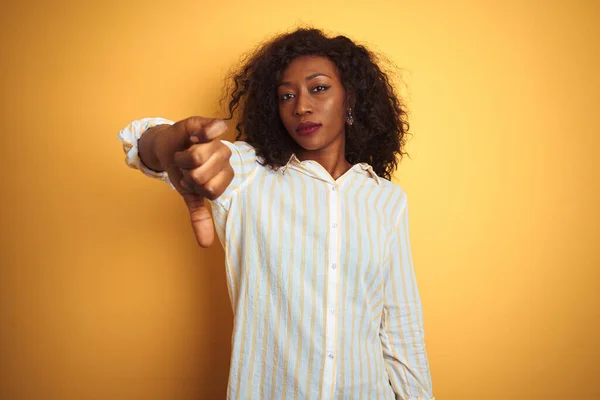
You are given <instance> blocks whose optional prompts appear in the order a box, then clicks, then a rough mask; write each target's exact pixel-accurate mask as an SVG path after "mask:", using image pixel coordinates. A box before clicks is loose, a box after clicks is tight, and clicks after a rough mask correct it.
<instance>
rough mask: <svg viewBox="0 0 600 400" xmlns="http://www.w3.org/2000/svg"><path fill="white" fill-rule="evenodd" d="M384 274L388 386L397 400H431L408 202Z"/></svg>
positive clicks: (382, 329)
mask: <svg viewBox="0 0 600 400" xmlns="http://www.w3.org/2000/svg"><path fill="white" fill-rule="evenodd" d="M387 266H388V268H387V271H386V275H385V284H384V305H383V317H382V322H381V327H380V334H379V335H380V339H381V343H382V347H383V356H384V360H385V363H386V367H387V371H388V375H389V379H390V384H391V385H392V389H393V391H394V393H395V394H396V399H399V400H400V399H401V400H432V399H434V397H433V391H432V384H431V375H430V372H429V360H428V358H427V352H426V349H425V332H424V329H423V312H422V308H421V299H420V296H419V290H418V287H417V281H416V277H415V271H414V268H413V262H412V254H411V250H410V238H409V226H408V203H407V198H406V195H404V201H403V205H402V206H401V211H400V214H399V215H398V219H397V221H396V224H395V226H394V234H393V240H392V245H391V249H390V255H389V263H388V264H387Z"/></svg>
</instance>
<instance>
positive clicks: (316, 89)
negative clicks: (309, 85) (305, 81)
mask: <svg viewBox="0 0 600 400" xmlns="http://www.w3.org/2000/svg"><path fill="white" fill-rule="evenodd" d="M327 89H329V86H325V85H318V86H315V87H314V88H313V92H324V91H326V90H327Z"/></svg>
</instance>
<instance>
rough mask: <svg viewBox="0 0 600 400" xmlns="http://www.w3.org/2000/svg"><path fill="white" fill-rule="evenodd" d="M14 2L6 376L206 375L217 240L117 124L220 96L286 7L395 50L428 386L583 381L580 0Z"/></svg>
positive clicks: (216, 364) (138, 385)
mask: <svg viewBox="0 0 600 400" xmlns="http://www.w3.org/2000/svg"><path fill="white" fill-rule="evenodd" d="M19 4H20V5H18V6H16V5H10V6H7V5H3V6H2V12H0V15H1V16H0V19H1V20H0V29H1V36H0V43H1V45H2V48H1V50H2V54H1V56H2V57H1V121H0V122H1V125H0V129H1V136H0V138H1V139H0V140H1V142H0V152H1V154H0V156H1V157H0V174H1V175H0V176H1V192H0V194H1V201H2V204H1V208H0V213H1V233H0V235H1V237H0V239H1V241H0V243H1V249H0V263H1V275H0V296H1V297H0V318H1V319H0V332H1V336H0V346H1V348H0V368H1V369H2V371H1V373H0V397H1V398H2V399H116V400H121V399H123V400H134V399H145V400H147V399H218V398H221V399H222V398H224V393H225V389H226V384H227V374H228V364H229V355H230V331H231V327H232V324H231V318H232V314H231V308H230V305H229V299H228V296H227V290H226V286H225V275H224V268H223V251H222V249H221V248H220V246H219V244H218V242H216V243H215V245H214V246H213V247H212V248H210V249H209V250H203V249H200V248H199V247H197V246H196V244H195V241H194V237H193V234H192V232H191V229H190V226H189V223H188V217H187V211H186V208H185V206H184V203H183V201H182V200H180V198H179V197H178V195H177V194H176V193H175V192H172V191H170V189H169V188H168V187H167V185H165V184H163V183H160V182H157V181H152V180H150V179H148V178H146V177H144V176H142V175H141V174H139V173H137V171H133V170H130V169H128V168H127V167H126V166H125V163H124V154H123V152H122V149H121V147H120V144H119V142H118V141H117V138H116V135H117V132H118V131H119V130H120V129H121V128H122V127H124V126H125V125H126V124H127V123H128V122H130V121H131V120H133V119H137V118H141V117H145V116H163V117H167V118H171V119H181V118H184V117H187V116H190V115H194V114H199V115H205V116H209V115H224V114H223V113H222V112H219V108H218V100H219V97H220V92H221V87H222V81H223V78H224V76H225V74H226V73H227V71H228V69H229V67H230V66H231V65H232V63H234V62H235V61H236V60H237V59H238V58H239V56H240V55H241V54H242V53H244V52H246V51H248V50H251V49H252V48H254V46H256V45H257V44H258V43H260V41H262V40H264V39H265V38H267V37H269V36H270V35H272V34H273V33H277V32H281V31H284V30H287V29H290V28H293V27H294V26H295V25H297V24H314V25H315V26H317V27H321V28H324V29H326V30H328V31H330V32H333V33H344V34H347V35H348V36H350V37H351V38H353V39H355V40H357V41H359V42H362V43H365V44H367V45H369V46H371V47H372V48H373V49H375V50H377V51H380V52H382V53H383V54H386V55H387V56H388V57H389V58H390V59H391V60H393V61H394V62H395V63H396V64H397V65H398V66H399V67H400V68H401V69H402V70H403V74H404V75H403V76H404V81H405V82H406V87H404V88H403V89H402V92H403V94H404V95H405V96H406V101H407V103H408V106H409V109H410V112H411V114H410V122H411V131H412V133H413V135H414V136H413V137H412V138H410V140H409V145H408V148H407V149H408V151H409V152H410V154H411V158H408V157H406V158H404V160H403V161H402V163H401V165H400V167H399V170H398V173H397V174H396V178H397V181H398V182H399V183H400V184H401V185H402V186H403V187H404V188H405V190H406V191H407V192H408V195H409V199H410V202H411V204H412V205H411V239H412V246H413V257H414V261H415V266H416V269H417V274H418V280H419V286H420V290H421V295H422V301H423V308H424V313H425V328H426V339H427V348H428V352H429V357H430V362H431V372H432V376H433V383H434V392H435V395H436V397H437V398H438V399H439V400H461V399H575V398H586V399H594V398H600V384H599V383H598V376H599V368H598V358H599V357H600V347H599V340H598V338H599V337H600V332H599V317H600V315H599V314H600V313H599V295H598V290H599V289H600V287H599V286H600V285H599V282H600V276H599V275H600V274H599V268H600V251H599V246H600V238H599V226H600V212H599V210H600V207H599V204H600V188H599V184H600V163H599V161H598V159H599V157H598V154H597V153H598V151H599V149H600V140H599V135H600V123H599V122H598V121H599V117H598V114H597V113H598V108H599V106H600V78H599V76H600V44H599V42H600V6H599V3H598V2H597V1H566V0H565V1H545V2H542V1H535V2H534V1H526V2H520V1H503V2H487V1H486V2H479V1H471V2H466V1H458V2H446V1H441V0H440V1H376V0H371V1H365V2H351V1H339V2H326V1H316V0H314V1H313V0H310V1H309V0H306V1H283V0H280V1H272V0H269V1H262V2H258V1H256V2H248V1H235V2H234V1H220V2H213V1H211V2H208V1H205V2H202V1H179V0H172V1H164V2H158V1H128V2H117V1H114V0H112V1H99V0H96V1H73V0H63V1H52V2H51V1H47V2H40V1H38V2H33V1H29V2H27V1H25V2H20V3H19ZM231 131H232V129H231ZM228 138H231V135H229V136H228Z"/></svg>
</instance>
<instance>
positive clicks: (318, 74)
mask: <svg viewBox="0 0 600 400" xmlns="http://www.w3.org/2000/svg"><path fill="white" fill-rule="evenodd" d="M317 76H326V77H328V78H329V79H331V77H330V76H329V75H327V74H324V73H322V72H317V73H316V74H312V75H309V76H307V77H306V78H304V79H305V80H307V81H309V80H311V79H315V78H316V77H317ZM286 85H291V82H288V81H285V82H279V83H278V84H277V86H286Z"/></svg>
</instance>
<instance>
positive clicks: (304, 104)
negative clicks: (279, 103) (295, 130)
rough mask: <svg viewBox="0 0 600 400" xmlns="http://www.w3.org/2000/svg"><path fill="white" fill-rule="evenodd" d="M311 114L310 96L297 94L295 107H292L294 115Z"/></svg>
mask: <svg viewBox="0 0 600 400" xmlns="http://www.w3.org/2000/svg"><path fill="white" fill-rule="evenodd" d="M312 113H313V104H312V101H311V99H310V95H308V94H307V93H303V92H301V93H299V94H298V97H297V101H296V106H295V107H294V115H297V116H300V115H306V114H312Z"/></svg>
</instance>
